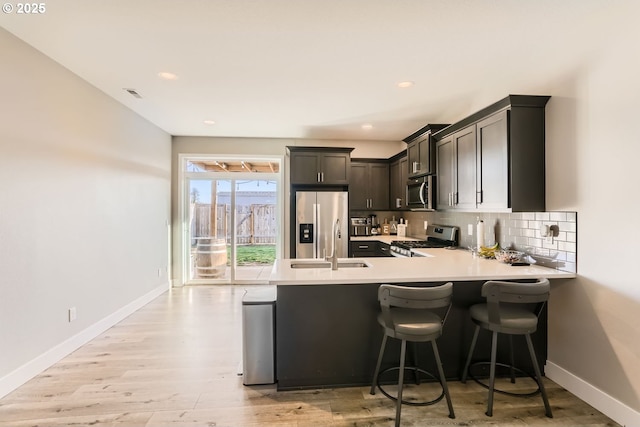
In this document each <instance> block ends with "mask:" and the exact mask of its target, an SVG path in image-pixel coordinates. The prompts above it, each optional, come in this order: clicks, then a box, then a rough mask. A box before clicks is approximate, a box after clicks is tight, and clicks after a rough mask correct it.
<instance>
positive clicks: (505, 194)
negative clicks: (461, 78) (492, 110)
mask: <svg viewBox="0 0 640 427" xmlns="http://www.w3.org/2000/svg"><path fill="white" fill-rule="evenodd" d="M476 132H477V142H478V154H477V161H478V163H477V169H478V176H477V181H478V183H477V185H478V188H477V191H478V208H480V209H496V208H497V209H506V208H508V207H509V137H508V120H507V111H501V112H499V113H497V114H494V115H492V116H490V117H488V118H486V119H485V120H482V121H481V122H478V124H477V125H476Z"/></svg>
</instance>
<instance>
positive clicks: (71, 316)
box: [69, 307, 78, 322]
mask: <svg viewBox="0 0 640 427" xmlns="http://www.w3.org/2000/svg"><path fill="white" fill-rule="evenodd" d="M77 317H78V313H77V311H76V308H75V307H71V308H70V309H69V322H73V321H74V320H76V318H77Z"/></svg>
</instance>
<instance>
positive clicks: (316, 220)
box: [313, 203, 320, 258]
mask: <svg viewBox="0 0 640 427" xmlns="http://www.w3.org/2000/svg"><path fill="white" fill-rule="evenodd" d="M319 224H320V205H319V204H317V203H314V204H313V257H314V258H318V249H319V247H320V246H319V245H320V243H319V242H318V236H319V235H320V233H319V230H318V227H319Z"/></svg>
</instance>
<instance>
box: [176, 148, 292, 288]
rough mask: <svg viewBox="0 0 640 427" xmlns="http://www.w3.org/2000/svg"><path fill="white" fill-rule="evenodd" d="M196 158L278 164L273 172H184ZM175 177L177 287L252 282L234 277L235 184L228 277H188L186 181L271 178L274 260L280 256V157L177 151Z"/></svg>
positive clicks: (188, 192) (188, 244)
mask: <svg viewBox="0 0 640 427" xmlns="http://www.w3.org/2000/svg"><path fill="white" fill-rule="evenodd" d="M197 160H218V161H224V160H227V161H231V160H235V161H240V160H242V161H245V162H252V161H255V162H266V161H270V162H274V163H278V164H279V167H278V172H273V173H252V172H187V163H188V162H189V161H197ZM178 161H179V165H180V166H179V176H178V203H179V215H180V238H179V243H178V245H179V248H178V250H179V254H180V258H179V267H180V276H179V283H177V284H176V285H177V286H183V285H197V284H252V283H256V282H254V281H247V280H242V281H238V280H236V279H235V273H236V271H235V269H236V261H237V260H236V244H237V242H236V240H237V230H236V228H237V227H236V209H235V199H236V190H235V185H232V186H231V206H232V209H231V219H230V220H231V242H232V244H231V251H230V252H231V274H230V279H229V280H227V279H191V278H190V277H189V271H190V262H191V260H190V253H189V248H190V247H191V236H190V218H189V201H190V199H189V198H190V188H189V183H190V180H197V179H202V180H204V179H211V180H231V181H236V180H275V181H276V188H277V191H276V216H277V218H276V224H277V230H278V232H277V233H276V259H278V258H282V254H283V249H284V243H285V242H284V229H283V227H284V187H283V182H284V156H250V157H249V156H247V155H213V154H199V155H194V154H178Z"/></svg>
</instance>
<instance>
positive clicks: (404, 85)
mask: <svg viewBox="0 0 640 427" xmlns="http://www.w3.org/2000/svg"><path fill="white" fill-rule="evenodd" d="M413 84H414V83H413V82H411V81H408V80H407V81H406V82H400V83H398V87H400V88H405V87H411V86H413Z"/></svg>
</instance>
